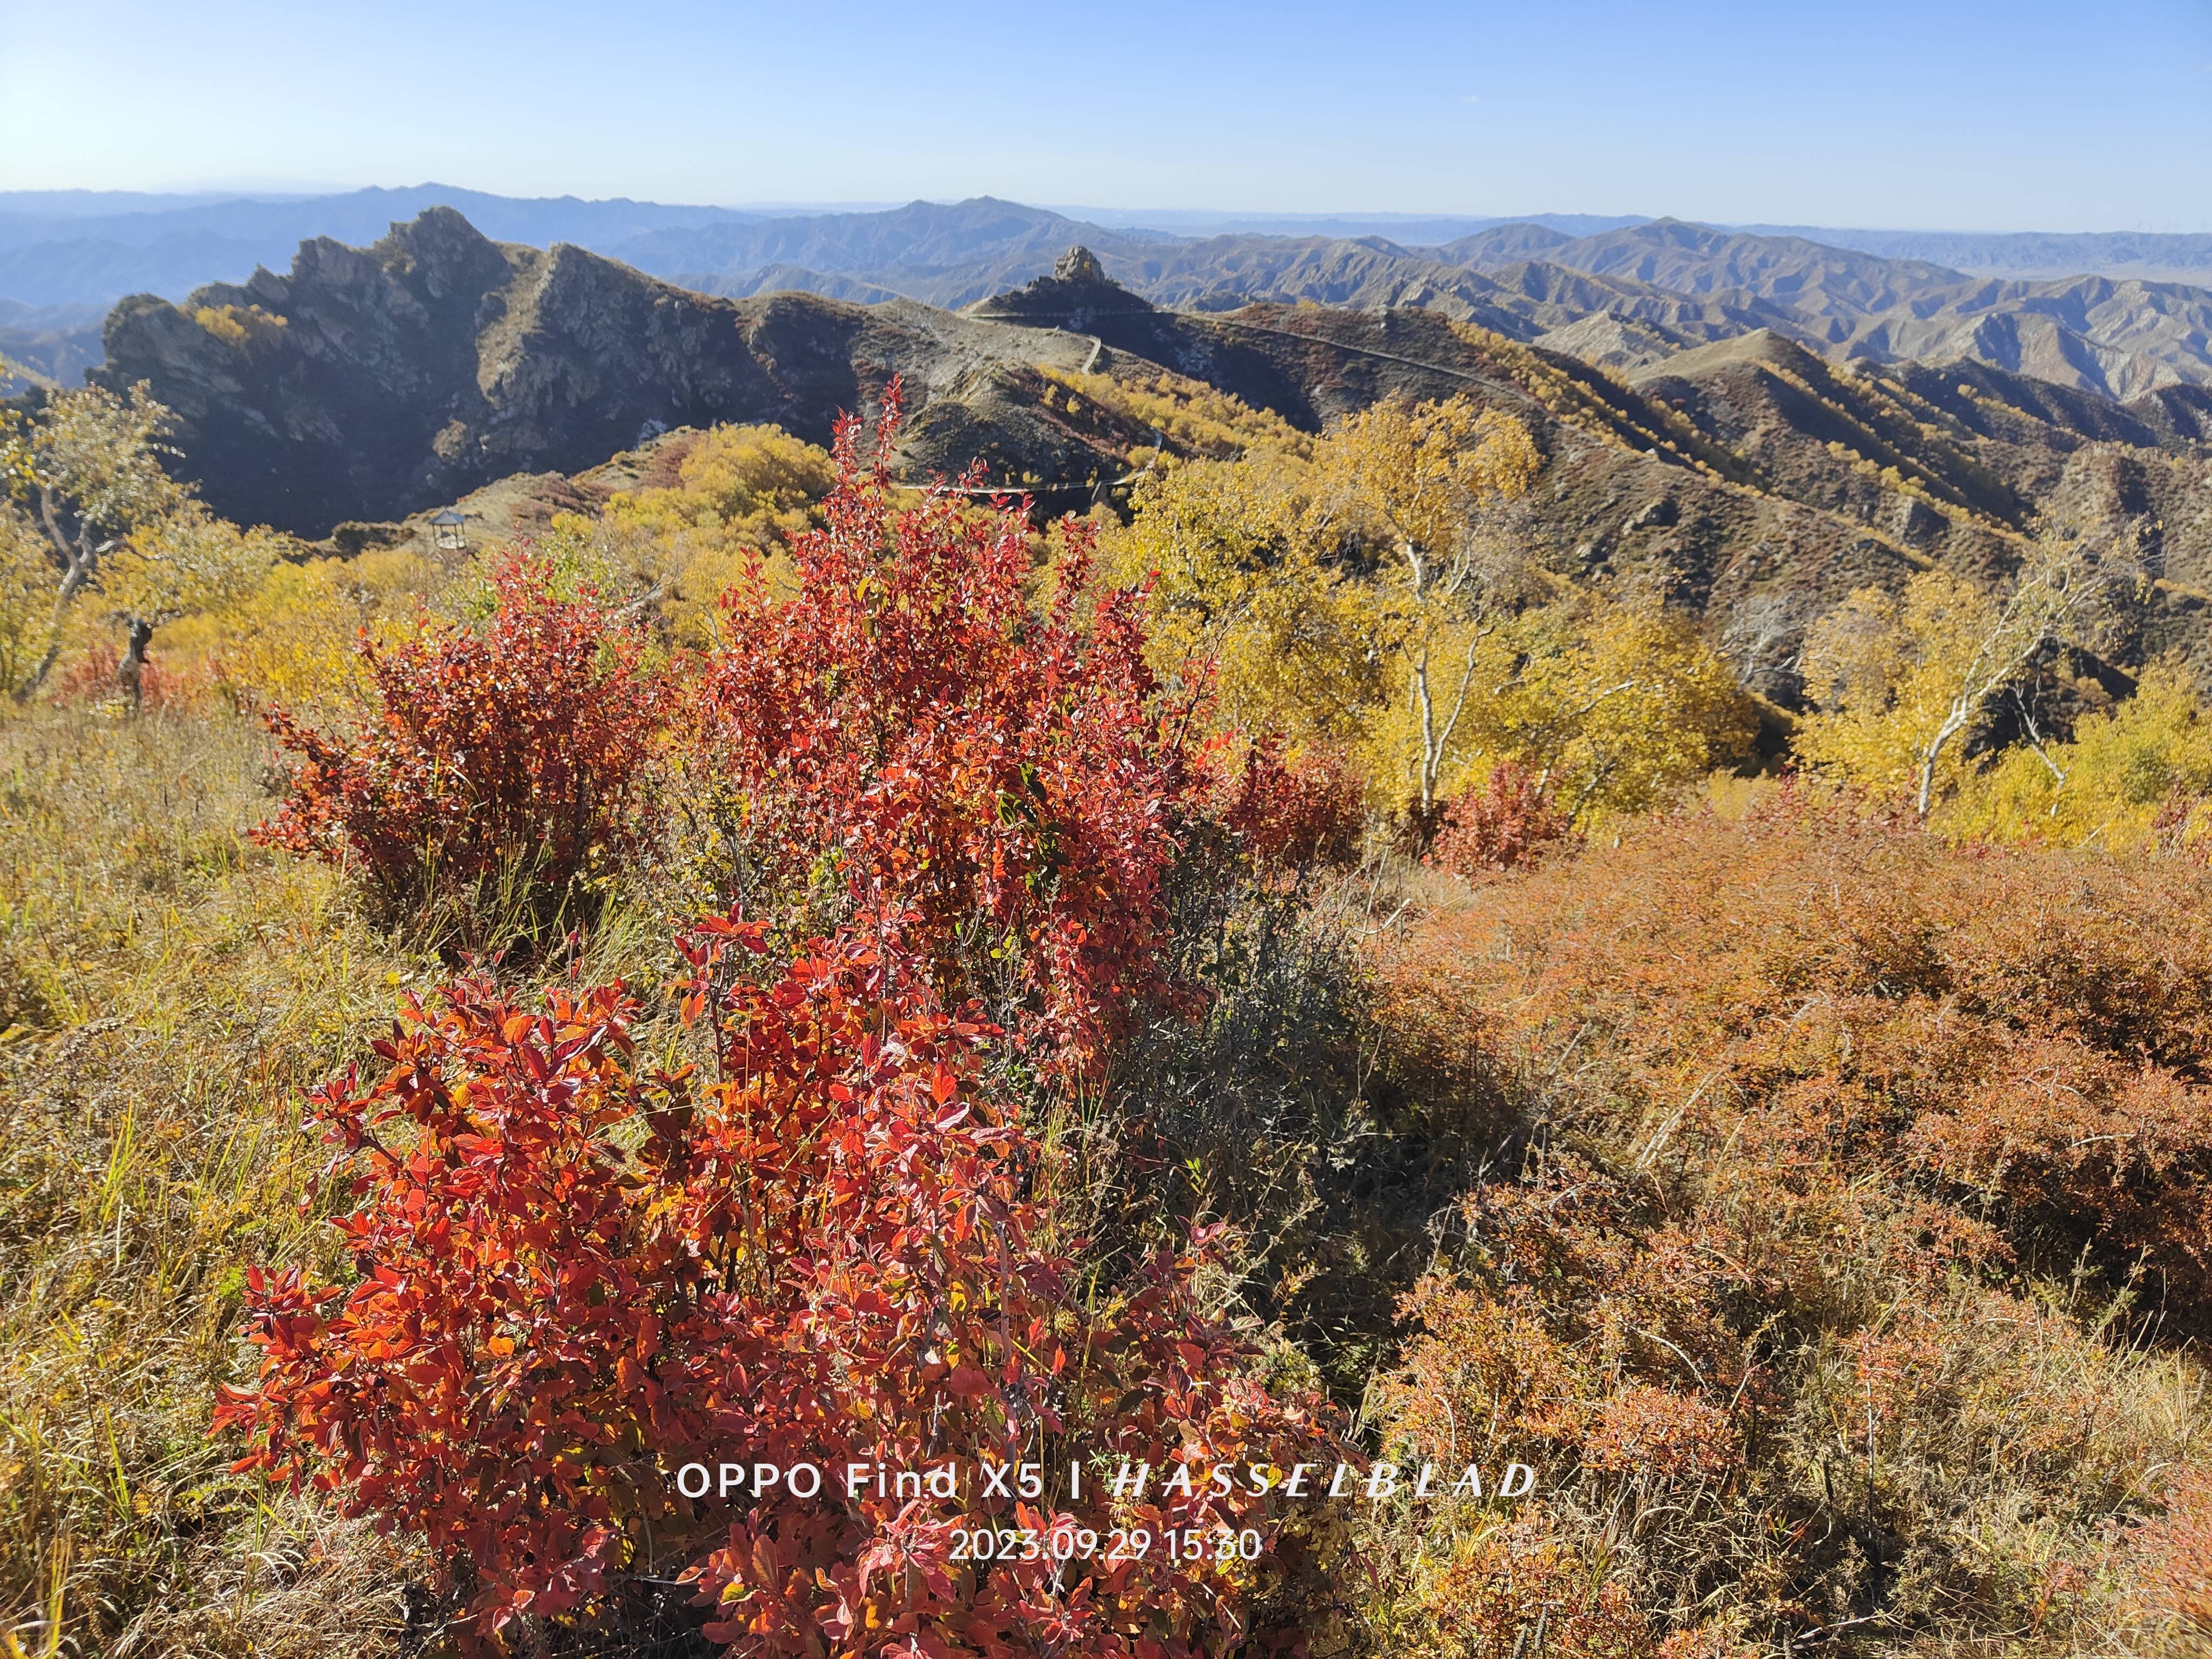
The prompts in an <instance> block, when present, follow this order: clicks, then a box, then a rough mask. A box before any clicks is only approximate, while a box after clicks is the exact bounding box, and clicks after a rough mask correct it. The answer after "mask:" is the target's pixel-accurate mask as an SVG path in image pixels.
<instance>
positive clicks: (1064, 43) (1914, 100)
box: [0, 0, 2212, 231]
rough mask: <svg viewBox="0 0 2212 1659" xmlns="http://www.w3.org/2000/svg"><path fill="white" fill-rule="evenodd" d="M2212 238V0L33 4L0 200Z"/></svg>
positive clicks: (22, 19)
mask: <svg viewBox="0 0 2212 1659" xmlns="http://www.w3.org/2000/svg"><path fill="white" fill-rule="evenodd" d="M426 179H436V180H438V181H439V182H441V183H446V184H452V185H465V186H468V187H471V188H474V189H480V190H490V191H504V192H508V193H513V194H523V195H558V194H566V193H573V194H577V195H583V196H612V195H628V196H635V197H646V198H651V199H656V200H660V201H691V202H699V201H705V202H720V203H731V204H738V203H763V202H830V201H866V202H887V201H902V200H907V199H910V198H912V197H933V198H951V197H962V196H969V195H976V194H981V193H986V192H987V193H990V194H994V195H1000V196H1006V197H1015V198H1018V199H1020V200H1024V201H1030V202H1043V203H1060V204H1088V205H1097V206H1102V207H1161V208H1213V209H1229V210H1252V211H1265V212H1274V213H1288V212H1330V211H1359V212H1370V213H1372V212H1388V211H1401V212H1425V213H1428V212H1433V213H1460V214H1509V213H1527V212H1541V211H1554V212H1587V213H1651V214H1660V213H1672V214H1676V215H1679V216H1683V217H1686V218H1698V219H1705V220H1711V221H1717V222H1735V223H1742V222H1785V223H1804V224H1824V225H1833V226H1869V227H1884V228H1887V227H1925V228H1962V229H2024V228H2038V229H2052V230H2085V229H2100V230H2102V229H2146V230H2195V231H2203V230H2212V0H2143V3H2132V0H2111V3H2105V4H2087V3H2081V0H2074V3H2063V0H1971V3H1968V0H1920V3H1912V4H1905V3H1892V0H1871V3H1869V0H1859V3H1849V4H1846V3H1831V4H1825V5H1823V4H1817V3H1816V4H1803V3H1797V4H1792V3H1790V0H1770V3H1764V4H1742V3H1727V4H1705V5H1700V4H1696V3H1677V4H1668V5H1624V4H1613V3H1602V0H1600V3H1589V4H1581V5H1575V6H1564V5H1552V4H1546V3H1540V0H1529V3H1524V4H1522V5H1517V6H1504V5H1492V4H1488V3H1472V4H1468V3H1462V4H1456V5H1455V4H1452V3H1450V0H1444V3H1442V4H1430V5H1423V6H1399V5H1388V4H1342V3H1337V4H1326V5H1325V4H1318V3H1312V0H1277V3H1273V4H1269V5H1256V4H1253V5H1248V4H1237V5H1227V4H1209V3H1204V0H1189V3H1182V4H1160V3H1153V0H1125V3H1121V4H1117V5H1114V6H1111V7H1107V6H1096V7H1076V6H1071V5H1065V4H1057V3H1051V0H1030V3H1026V4H1020V5H1014V4H1003V5H976V6H965V7H950V6H932V5H928V4H925V3H908V4H904V5H878V4H876V3H872V0H859V3H839V4H836V5H834V6H831V5H823V4H821V3H818V0H787V3H783V4H780V5H774V6H759V5H751V4H719V5H717V4H701V3H692V0H657V3H653V4H649V5H639V6H621V5H614V4H608V3H592V4H586V3H577V0H534V3H530V4H520V3H506V0H498V3H475V0H445V3H427V0H377V3H355V0H343V3H318V0H291V3H287V4H276V3H269V0H226V3H225V4H223V5H222V6H220V7H215V8H200V7H179V6H177V5H176V4H175V3H173V0H161V3H151V0H0V189H52V188H68V187H87V188H106V189H141V190H143V189H194V188H202V187H207V186H211V185H212V186H221V187H225V188H229V187H250V188H264V189H276V188H286V187H291V188H325V187H352V186H355V185H367V184H383V185H399V184H413V183H419V182H422V181H423V180H426Z"/></svg>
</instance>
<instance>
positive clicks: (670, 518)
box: [551, 426, 836, 646]
mask: <svg viewBox="0 0 2212 1659" xmlns="http://www.w3.org/2000/svg"><path fill="white" fill-rule="evenodd" d="M678 441H682V442H685V443H686V444H687V446H688V447H685V448H684V452H683V456H682V459H680V460H679V461H678V463H677V465H676V466H675V469H674V471H675V477H674V480H673V482H669V483H641V484H640V485H638V486H637V487H635V488H634V489H626V490H623V491H621V492H619V493H617V495H614V496H612V497H611V499H610V500H609V501H608V502H607V505H606V507H605V511H604V512H603V513H601V514H600V516H599V519H598V520H596V521H594V520H588V519H585V518H582V517H580V516H579V515H574V514H562V516H561V517H560V518H558V519H556V520H555V521H554V524H553V527H552V528H553V535H552V538H551V541H552V549H551V550H552V551H553V552H554V553H555V554H556V556H569V557H573V558H574V559H576V560H578V561H579V562H580V563H581V564H582V565H583V566H585V567H586V570H587V574H591V575H592V576H593V577H594V578H596V579H599V580H601V581H602V583H603V585H604V586H606V587H607V589H608V591H609V592H619V591H622V590H623V589H624V588H625V587H628V588H634V589H636V590H638V591H640V592H642V593H643V594H644V596H645V599H644V601H643V602H644V603H645V604H646V605H647V607H648V608H649V609H651V610H652V611H653V614H654V615H655V616H656V617H658V619H659V623H660V626H661V628H662V629H663V631H664V632H665V635H667V636H668V637H669V638H671V640H673V641H676V642H678V643H681V644H687V645H695V646H696V645H703V644H705V643H706V642H707V641H708V639H710V638H711V636H712V632H713V628H714V601H715V599H717V598H718V597H720V594H721V592H723V590H724V589H726V588H727V587H728V586H730V585H731V584H732V582H734V581H736V580H737V579H738V577H739V576H740V575H741V574H744V569H745V567H746V564H747V562H748V561H749V560H751V559H755V558H758V559H761V560H763V561H766V562H769V564H770V565H771V567H772V568H771V576H772V578H773V576H774V575H775V569H774V567H775V564H776V562H777V556H778V555H779V554H780V553H781V550H783V548H784V547H785V546H786V544H787V543H788V542H789V541H790V539H791V538H792V537H793V536H795V535H797V534H798V533H799V532H801V531H803V530H805V529H807V528H809V527H810V526H813V525H814V524H816V523H817V522H818V521H819V515H818V514H817V512H816V508H817V507H818V506H819V505H820V503H821V501H822V500H823V497H824V496H826V495H828V494H829V491H830V489H831V488H832V487H833V486H834V485H835V483H836V469H835V468H834V467H833V466H832V465H831V464H830V460H829V453H828V452H827V451H825V450H823V449H820V448H818V447H816V446H814V445H812V444H810V443H807V442H805V441H803V440H800V439H798V438H794V437H793V436H791V435H790V434H788V433H787V432H785V431H784V430H783V428H781V427H775V426H720V427H715V428H712V429H711V430H709V431H708V432H705V433H702V434H700V435H698V436H697V437H696V438H689V437H686V438H684V439H679V440H678Z"/></svg>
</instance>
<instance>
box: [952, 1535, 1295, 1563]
mask: <svg viewBox="0 0 2212 1659" xmlns="http://www.w3.org/2000/svg"><path fill="white" fill-rule="evenodd" d="M1263 1544H1264V1541H1263V1540H1262V1539H1261V1536H1260V1534H1259V1532H1258V1530H1257V1529H1256V1528H1251V1527H1246V1528H1243V1530H1242V1531H1236V1532H1232V1531H1231V1529H1230V1528H1227V1527H1212V1528H1206V1527H1188V1528H1174V1527H1170V1528H1164V1529H1163V1530H1161V1531H1159V1532H1157V1533H1155V1532H1153V1531H1152V1529H1151V1528H1147V1527H1115V1528H1113V1529H1112V1530H1111V1531H1110V1532H1108V1533H1107V1534H1104V1535H1103V1537H1102V1536H1101V1535H1100V1534H1098V1533H1097V1531H1096V1530H1094V1529H1093V1528H1090V1527H1054V1528H1050V1529H1049V1530H1046V1531H1040V1530H1039V1529H1038V1528H1035V1527H972V1528H969V1527H963V1528H959V1529H958V1530H957V1531H955V1532H954V1533H953V1534H952V1559H954V1560H955V1561H1045V1560H1050V1561H1087V1560H1091V1559H1100V1558H1103V1559H1105V1560H1107V1561H1109V1562H1115V1561H1141V1560H1143V1559H1146V1557H1147V1556H1149V1555H1151V1554H1152V1553H1153V1552H1154V1551H1158V1552H1159V1553H1161V1554H1162V1555H1163V1556H1164V1559H1167V1560H1170V1561H1256V1560H1258V1559H1260V1552H1261V1547H1263Z"/></svg>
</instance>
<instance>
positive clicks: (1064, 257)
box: [1052, 243, 1106, 287]
mask: <svg viewBox="0 0 2212 1659" xmlns="http://www.w3.org/2000/svg"><path fill="white" fill-rule="evenodd" d="M1052 279H1053V281H1054V282H1055V283H1090V284H1091V285H1092V286H1094V287H1095V286H1097V285H1098V284H1100V283H1104V282H1105V281H1106V267H1105V266H1103V265H1102V264H1099V263H1098V256H1097V254H1095V253H1093V252H1091V250H1090V249H1089V248H1087V247H1085V246H1083V245H1082V244H1081V243H1077V244H1076V246H1073V247H1072V248H1070V249H1068V250H1067V252H1065V253H1063V254H1061V255H1060V258H1059V260H1058V262H1057V263H1056V264H1054V266H1053V268H1052Z"/></svg>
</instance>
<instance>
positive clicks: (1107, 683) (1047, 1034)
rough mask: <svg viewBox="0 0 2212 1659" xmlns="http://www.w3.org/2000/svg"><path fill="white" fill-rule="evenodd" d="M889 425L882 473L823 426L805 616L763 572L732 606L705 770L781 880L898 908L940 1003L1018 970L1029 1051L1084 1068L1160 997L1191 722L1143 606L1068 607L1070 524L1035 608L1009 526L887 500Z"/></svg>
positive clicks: (1018, 535)
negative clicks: (823, 885)
mask: <svg viewBox="0 0 2212 1659" xmlns="http://www.w3.org/2000/svg"><path fill="white" fill-rule="evenodd" d="M898 418H899V408H898V401H897V387H896V385H894V386H893V387H892V389H891V393H890V398H889V399H888V400H887V407H886V410H885V411H884V417H883V420H882V422H881V425H880V427H879V428H878V438H877V444H876V447H875V450H874V452H873V453H872V454H869V455H864V454H863V453H862V449H861V439H860V428H859V426H858V424H857V423H855V422H846V423H845V424H844V425H843V426H842V427H841V428H839V430H838V435H837V440H836V463H837V469H838V477H839V484H838V488H837V489H836V493H835V494H834V495H831V496H830V497H829V500H828V501H826V502H825V503H824V506H823V512H824V513H825V515H826V518H827V523H826V524H825V526H824V527H823V528H822V529H821V530H819V531H817V532H812V533H810V534H808V535H805V536H802V537H799V538H798V539H797V540H796V541H795V542H794V543H793V548H792V556H793V561H794V562H795V563H796V565H797V566H798V572H799V591H798V592H797V594H796V595H795V597H793V598H792V599H789V600H787V601H779V600H777V599H773V598H772V597H771V596H770V595H769V592H768V589H767V586H766V584H765V581H764V580H763V579H762V577H761V576H760V574H759V573H758V572H756V573H755V574H754V576H753V578H752V580H750V581H749V582H747V583H744V584H741V585H740V586H739V587H738V589H737V590H735V591H734V592H732V594H731V595H730V596H729V599H727V601H726V614H725V617H724V636H725V639H726V645H725V646H724V647H723V648H722V649H721V650H720V652H719V653H718V654H717V655H716V656H715V658H714V661H713V662H712V664H711V665H710V666H709V668H708V672H707V674H706V676H705V680H704V684H703V685H702V698H703V702H704V704H705V708H706V717H705V730H704V732H703V737H704V742H705V747H706V751H707V753H708V756H709V757H710V763H711V764H713V765H714V766H715V767H717V768H719V769H721V770H723V771H724V772H725V773H726V775H728V776H729V777H730V778H731V779H732V781H734V782H735V783H736V784H737V785H738V786H739V787H741V788H742V789H743V790H744V791H745V792H746V793H747V795H748V797H749V805H750V812H751V815H752V822H753V823H754V824H755V825H756V826H757V832H762V838H763V840H765V841H766V842H769V853H770V854H771V858H772V860H774V861H775V862H776V863H778V864H779V865H780V866H781V869H782V872H783V874H784V876H785V878H786V879H787V880H793V879H797V878H802V877H803V876H804V875H805V872H809V871H810V870H812V869H815V868H816V867H817V860H819V859H820V857H821V856H822V854H823V852H824V851H825V850H827V851H829V852H830V853H832V854H834V855H835V857H836V860H837V870H838V876H839V879H840V880H841V882H842V885H843V887H844V889H845V890H846V891H847V892H848V895H849V896H850V899H851V901H852V902H854V903H855V904H857V905H859V906H861V907H869V906H874V905H878V904H886V903H888V904H896V905H898V906H900V907H902V908H907V909H908V910H910V911H911V912H912V913H913V918H914V920H913V923H912V927H911V930H910V933H909V935H908V939H909V943H910V945H912V947H913V948H914V949H915V950H916V951H919V952H920V953H921V954H922V955H923V956H924V957H927V959H928V960H929V961H930V962H931V963H933V967H934V970H935V973H936V975H937V977H938V981H939V985H940V987H941V988H943V989H944V990H945V993H946V994H947V995H948V996H950V997H951V998H952V999H953V1000H965V999H966V998H967V997H969V995H972V994H982V993H984V992H986V991H987V989H988V981H990V980H991V978H992V977H993V976H994V975H995V974H997V973H1000V972H1001V971H1005V969H1002V966H1001V965H1002V964H1009V963H1011V964H1012V970H1011V971H1012V973H1013V975H1014V976H1015V978H1016V979H1017V980H1018V986H1019V993H1020V997H1021V1000H1022V1006H1021V1007H1020V1008H1019V1010H1018V1016H1017V1018H1018V1022H1019V1023H1020V1024H1021V1026H1022V1028H1023V1034H1024V1037H1025V1038H1028V1039H1030V1040H1031V1041H1032V1042H1034V1043H1035V1044H1036V1046H1037V1047H1038V1048H1039V1049H1040V1050H1041V1051H1042V1053H1043V1054H1045V1055H1046V1056H1047V1057H1048V1058H1051V1059H1053V1060H1055V1061H1056V1062H1057V1063H1058V1064H1060V1065H1061V1066H1067V1067H1076V1068H1079V1067H1081V1066H1085V1064H1087V1063H1088V1062H1089V1061H1090V1060H1091V1059H1092V1058H1093V1057H1094V1056H1095V1054H1097V1049H1098V1047H1099V1045H1100V1044H1101V1043H1102V1042H1104V1041H1105V1040H1107V1039H1108V1038H1109V1037H1110V1036H1112V1035H1113V1034H1114V1033H1115V1031H1116V1030H1118V1029H1120V1027H1121V1024H1122V1023H1123V1021H1124V1018H1125V1017H1126V1015H1127V1012H1128V1010H1129V1008H1130V1007H1131V1006H1132V1005H1133V1004H1134V1003H1136V1002H1138V1001H1139V1000H1142V999H1145V998H1147V997H1152V996H1157V995H1158V994H1161V993H1162V992H1163V991H1164V990H1167V989H1168V988H1169V987H1166V986H1165V985H1164V982H1163V979H1162V972H1161V969H1160V965H1159V964H1160V963H1161V960H1162V948H1163V944H1164V932H1165V927H1166V921H1165V912H1164V905H1163V901H1162V893H1161V886H1162V881H1163V878H1164V875H1165V873H1166V872H1167V870H1168V868H1169V866H1170V863H1171V861H1172V860H1173V858H1174V856H1175V854H1176V848H1177V844H1178V839H1179V834H1180V831H1181V829H1182V825H1183V823H1184V822H1185V820H1186V817H1187V815H1188V813H1190V812H1191V811H1194V769H1193V768H1192V766H1191V760H1192V755H1191V750H1190V746H1189V741H1188V720H1184V719H1182V718H1180V713H1181V711H1178V710H1176V709H1171V708H1167V707H1165V706H1164V704H1163V702H1162V699H1161V697H1160V696H1159V693H1158V687H1157V686H1156V684H1155V682H1154V679H1153V677H1152V673H1151V671H1149V670H1148V669H1147V667H1146V663H1145V654H1144V646H1145V635H1144V629H1143V624H1142V621H1141V619H1140V617H1139V609H1138V605H1137V599H1138V596H1137V595H1136V594H1134V593H1132V592H1113V593H1109V594H1107V595H1106V596H1104V597H1103V598H1102V599H1098V600H1097V602H1096V604H1095V605H1090V606H1087V607H1086V606H1085V605H1084V604H1083V603H1082V599H1081V595H1082V594H1083V592H1084V591H1085V587H1086V586H1087V585H1088V583H1089V580H1090V569H1091V535H1090V532H1089V531H1088V528H1087V526H1084V525H1082V524H1081V523H1079V522H1078V521H1073V520H1071V521H1070V522H1069V525H1068V528H1067V536H1066V545H1067V552H1066V558H1065V559H1064V561H1063V562H1062V565H1061V568H1060V572H1059V578H1058V582H1057V586H1056V590H1055V591H1054V594H1053V595H1052V597H1051V599H1050V600H1049V603H1048V605H1047V606H1046V607H1045V609H1044V610H1043V611H1042V613H1040V612H1039V611H1037V610H1036V609H1035V608H1034V607H1033V606H1032V605H1031V604H1030V600H1029V599H1028V597H1027V594H1026V591H1025V589H1026V585H1027V583H1028V580H1029V578H1030V550H1029V542H1028V537H1027V534H1026V529H1025V523H1024V518H1023V515H1022V514H1021V513H1018V512H1016V511H1011V510H1008V511H990V512H980V511H978V510H976V509H975V508H974V507H970V506H969V505H967V504H966V501H965V499H964V498H963V497H961V496H958V495H951V494H945V493H939V494H932V495H928V496H927V497H925V498H923V499H922V500H921V502H920V503H919V504H918V505H912V506H907V507H901V506H899V505H898V504H897V502H896V500H895V499H894V491H893V489H892V486H891V483H890V457H891V453H892V450H891V446H892V443H893V441H895V439H896V433H897V428H898Z"/></svg>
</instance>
